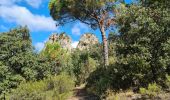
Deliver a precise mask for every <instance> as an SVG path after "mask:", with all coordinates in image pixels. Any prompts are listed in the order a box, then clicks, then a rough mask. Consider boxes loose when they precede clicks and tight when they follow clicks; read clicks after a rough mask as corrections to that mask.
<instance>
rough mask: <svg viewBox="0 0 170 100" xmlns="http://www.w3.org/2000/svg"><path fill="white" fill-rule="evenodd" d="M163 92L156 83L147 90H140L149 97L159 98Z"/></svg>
mask: <svg viewBox="0 0 170 100" xmlns="http://www.w3.org/2000/svg"><path fill="white" fill-rule="evenodd" d="M160 91H161V88H160V86H159V85H157V84H156V83H153V84H149V85H148V87H147V88H140V93H141V94H143V95H148V96H149V97H155V96H157V95H158V94H159V93H160Z"/></svg>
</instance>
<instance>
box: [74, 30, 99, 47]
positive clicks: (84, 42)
mask: <svg viewBox="0 0 170 100" xmlns="http://www.w3.org/2000/svg"><path fill="white" fill-rule="evenodd" d="M98 43H99V40H98V38H97V37H96V36H95V35H94V34H91V33H86V34H83V35H82V36H81V38H80V40H79V43H78V45H77V48H78V49H79V50H85V49H87V50H88V49H89V47H90V46H93V45H94V44H98Z"/></svg>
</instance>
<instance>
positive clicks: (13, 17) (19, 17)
mask: <svg viewBox="0 0 170 100" xmlns="http://www.w3.org/2000/svg"><path fill="white" fill-rule="evenodd" d="M0 12H1V13H0V17H2V18H3V19H4V20H7V21H9V22H15V23H16V24H18V25H21V26H25V25H27V26H28V27H29V29H30V30H31V31H55V30H57V28H56V26H55V21H53V20H52V18H51V17H46V16H43V15H36V14H32V13H31V12H30V11H29V10H28V9H27V8H25V7H21V6H17V5H13V6H0Z"/></svg>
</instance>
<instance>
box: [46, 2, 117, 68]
mask: <svg viewBox="0 0 170 100" xmlns="http://www.w3.org/2000/svg"><path fill="white" fill-rule="evenodd" d="M114 5H115V0H51V1H50V3H49V9H50V14H51V16H52V17H53V19H54V20H56V21H57V22H58V24H65V23H68V22H72V21H75V20H79V21H81V22H83V23H85V24H87V25H90V26H91V27H92V28H93V29H96V28H99V29H100V31H101V34H102V40H103V53H104V64H105V66H107V65H108V64H109V60H108V43H107V38H106V33H105V31H106V30H107V29H108V28H110V27H111V26H112V25H113V24H114V14H113V11H114V9H113V8H114Z"/></svg>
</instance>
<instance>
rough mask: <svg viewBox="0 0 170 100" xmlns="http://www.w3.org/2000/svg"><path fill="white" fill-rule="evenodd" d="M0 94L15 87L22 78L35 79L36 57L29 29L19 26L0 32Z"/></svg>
mask: <svg viewBox="0 0 170 100" xmlns="http://www.w3.org/2000/svg"><path fill="white" fill-rule="evenodd" d="M0 42H1V43H0V61H1V62H0V69H1V72H0V73H1V74H2V75H1V76H0V87H1V89H0V94H1V93H2V91H6V92H8V91H9V89H11V88H15V87H17V85H19V83H20V82H21V81H23V80H35V77H36V74H37V72H36V70H35V67H36V57H35V56H34V54H33V47H32V45H31V39H30V35H29V31H28V29H27V28H26V27H19V28H16V29H13V30H10V31H9V32H6V33H1V34H0Z"/></svg>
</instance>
